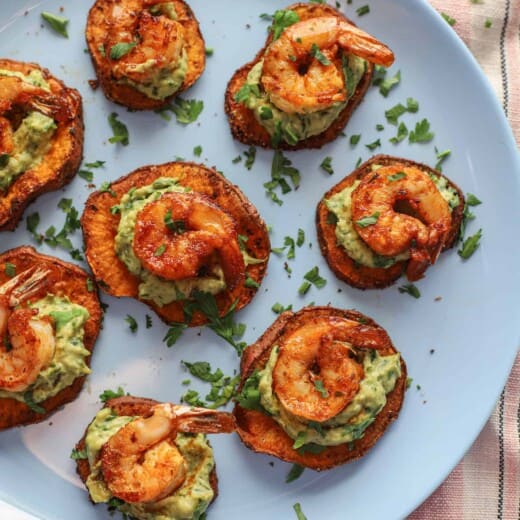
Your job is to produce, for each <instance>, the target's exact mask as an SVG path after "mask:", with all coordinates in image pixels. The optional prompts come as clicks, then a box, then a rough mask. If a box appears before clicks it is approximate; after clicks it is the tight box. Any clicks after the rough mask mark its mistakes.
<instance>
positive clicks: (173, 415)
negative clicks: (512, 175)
mask: <svg viewBox="0 0 520 520" xmlns="http://www.w3.org/2000/svg"><path fill="white" fill-rule="evenodd" d="M234 429H235V423H234V420H233V416H232V415H231V414H229V413H225V412H216V411H213V410H206V409H204V408H191V407H188V406H178V405H173V404H169V403H163V404H158V405H155V406H154V407H153V408H152V411H151V415H150V416H148V417H140V418H138V419H135V420H134V421H132V422H130V423H128V424H127V425H126V426H124V427H123V428H121V429H120V430H119V431H118V432H117V433H116V434H115V435H113V436H112V437H110V439H109V440H108V442H106V443H105V444H104V445H103V447H102V449H101V468H102V472H103V478H104V480H105V482H106V484H107V486H108V488H109V490H110V491H111V493H112V494H113V495H114V496H116V497H118V498H120V499H121V500H124V501H125V502H131V503H136V502H154V501H157V500H160V499H161V498H164V497H165V496H167V495H169V494H170V493H172V492H173V491H174V490H175V489H177V488H178V487H180V486H181V485H182V483H183V482H184V480H185V478H186V474H187V470H188V468H187V463H186V461H185V460H184V458H183V456H182V454H181V453H180V451H179V450H178V448H177V446H176V445H175V442H174V439H175V437H176V435H177V433H178V432H185V433H230V432H232V431H234Z"/></svg>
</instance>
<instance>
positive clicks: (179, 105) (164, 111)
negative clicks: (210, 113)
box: [156, 97, 204, 125]
mask: <svg viewBox="0 0 520 520" xmlns="http://www.w3.org/2000/svg"><path fill="white" fill-rule="evenodd" d="M203 109H204V101H202V100H197V99H183V98H181V97H177V98H175V101H174V104H173V105H167V106H166V107H164V108H160V109H159V110H156V113H157V114H159V115H160V116H161V117H162V118H163V119H165V120H166V121H169V120H170V119H171V117H170V115H169V114H168V112H173V113H174V114H175V118H176V120H177V123H180V124H183V125H188V124H190V123H193V122H195V121H196V120H197V118H198V117H199V115H200V113H201V112H202V110H203Z"/></svg>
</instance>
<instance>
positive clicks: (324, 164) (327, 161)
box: [320, 156, 334, 175]
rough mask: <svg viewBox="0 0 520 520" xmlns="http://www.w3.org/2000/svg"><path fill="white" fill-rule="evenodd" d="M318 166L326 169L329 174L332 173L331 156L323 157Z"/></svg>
mask: <svg viewBox="0 0 520 520" xmlns="http://www.w3.org/2000/svg"><path fill="white" fill-rule="evenodd" d="M320 168H321V169H322V170H324V171H326V172H327V173H328V174H329V175H332V174H333V173H334V169H333V168H332V157H330V156H327V157H325V159H323V161H321V163H320Z"/></svg>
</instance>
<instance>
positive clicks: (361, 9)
mask: <svg viewBox="0 0 520 520" xmlns="http://www.w3.org/2000/svg"><path fill="white" fill-rule="evenodd" d="M369 12H370V6H369V5H362V6H361V7H358V8H357V9H356V13H357V15H358V16H363V15H365V14H368V13H369Z"/></svg>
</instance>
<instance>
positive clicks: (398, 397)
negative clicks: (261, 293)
mask: <svg viewBox="0 0 520 520" xmlns="http://www.w3.org/2000/svg"><path fill="white" fill-rule="evenodd" d="M323 319H325V320H328V319H331V320H333V321H334V320H338V319H339V320H342V319H346V320H351V321H354V322H359V323H360V325H359V332H357V329H356V332H355V333H354V334H359V337H360V339H359V340H355V338H353V339H352V344H353V345H354V346H356V342H357V341H359V343H360V344H362V343H363V342H365V344H364V347H366V348H376V349H377V352H378V353H379V354H380V355H381V356H382V357H384V356H389V355H393V354H396V353H397V350H396V349H395V347H394V346H393V344H392V342H391V340H390V338H389V337H388V335H387V334H386V332H385V330H384V329H383V328H382V327H380V326H379V325H378V324H377V323H376V322H375V321H373V320H372V319H370V318H368V317H367V316H364V315H363V314H361V313H359V312H357V311H355V310H341V309H334V308H332V307H306V308H304V309H302V310H300V311H298V312H296V313H294V312H291V311H287V312H284V313H282V314H281V315H280V316H279V317H278V319H277V320H276V321H275V322H274V323H273V324H272V325H271V326H270V327H269V328H268V329H267V330H266V331H265V332H264V334H263V335H262V336H261V337H260V338H259V339H258V340H257V341H256V342H255V343H253V344H252V345H250V346H249V347H247V348H246V349H245V350H244V354H243V356H242V361H241V366H240V371H241V374H240V385H239V388H238V392H239V393H240V392H242V390H243V389H244V386H245V384H246V381H247V379H248V378H249V377H250V376H252V375H253V373H254V372H255V371H257V370H262V369H264V368H265V367H266V365H267V363H268V361H269V358H270V356H271V352H272V350H273V348H283V347H280V345H283V344H284V341H285V340H286V339H287V338H289V337H290V336H291V334H293V333H295V332H297V331H298V330H303V328H308V327H310V328H311V329H310V330H312V327H313V326H314V325H315V324H316V323H319V322H320V320H323ZM353 330H354V329H353ZM311 334H312V333H311ZM362 335H366V336H368V337H378V338H379V344H378V346H377V347H374V346H373V345H372V346H369V345H368V343H370V340H368V341H367V340H366V339H362V338H361V336H362ZM329 339H330V338H326V337H321V339H319V340H318V341H319V342H321V345H322V346H323V344H324V343H329V345H330V342H329ZM354 340H355V341H354ZM333 341H335V340H333ZM338 341H339V340H338ZM299 345H300V346H299V347H298V348H299V349H301V351H302V352H304V351H305V349H306V346H305V344H301V343H300V344H299ZM320 348H322V347H320ZM336 354H337V353H336ZM303 356H305V354H303ZM303 356H302V358H303ZM333 358H334V359H335V361H334V363H333V364H334V366H333V369H336V367H337V366H338V364H339V363H340V362H341V361H340V358H339V357H337V356H333ZM278 359H280V358H278ZM294 359H300V356H298V357H297V358H294ZM277 362H278V361H277ZM310 363H311V364H310V365H309V366H308V371H309V373H311V372H312V374H310V379H311V380H314V381H315V385H316V388H317V389H319V388H321V390H320V393H321V395H322V397H323V398H324V399H323V402H324V403H325V402H326V400H327V399H328V398H329V397H333V398H334V397H336V396H338V395H340V394H342V393H343V390H340V387H338V389H337V391H335V392H334V394H332V393H328V392H327V390H326V388H323V387H319V386H318V384H317V383H316V381H317V380H318V379H319V378H320V377H321V376H320V375H319V371H320V370H323V367H322V368H318V366H315V365H314V364H313V363H318V364H319V363H320V362H319V361H318V360H317V359H314V361H312V360H311V361H310ZM399 364H400V375H399V377H398V378H397V380H396V382H395V386H394V388H393V390H391V391H390V392H389V393H387V395H386V404H385V405H384V407H383V408H382V409H381V411H380V412H379V413H378V414H377V415H376V416H375V420H373V422H372V423H371V424H370V425H369V426H368V427H367V428H366V429H365V430H364V434H363V435H362V436H361V437H360V438H357V439H356V440H354V441H352V442H345V443H342V444H337V445H331V446H316V445H314V448H316V447H318V448H319V449H298V448H297V449H295V448H293V445H294V444H295V439H294V438H291V437H290V436H289V435H288V434H287V433H286V432H285V431H284V429H283V428H282V426H280V425H279V424H278V423H277V422H276V421H275V420H274V419H273V418H272V416H271V415H270V414H268V413H266V412H264V411H262V410H259V409H254V407H250V408H245V407H242V406H241V405H240V404H238V403H237V404H236V406H235V409H234V411H233V413H234V415H235V418H236V421H237V433H238V434H239V436H240V438H241V439H242V441H243V443H244V444H245V445H246V446H247V447H248V448H250V449H252V450H253V451H255V452H259V453H267V454H268V455H273V456H275V457H278V458H280V459H282V460H285V461H287V462H292V463H295V464H299V465H301V466H305V467H308V468H312V469H315V470H325V469H330V468H332V467H334V466H338V465H340V464H344V463H346V462H350V461H353V460H355V459H357V458H359V457H361V456H363V455H364V454H365V453H366V452H367V451H368V450H369V449H370V448H371V447H372V446H373V445H374V444H375V443H376V442H377V440H378V439H379V438H380V437H381V435H383V433H384V432H385V430H386V429H387V428H388V426H389V425H390V423H391V422H392V421H394V420H395V419H396V418H397V416H398V414H399V411H400V409H401V405H402V403H403V398H404V393H405V390H406V365H405V363H404V361H403V359H402V357H400V360H399ZM275 366H276V365H275ZM293 366H294V365H293ZM275 370H276V369H275ZM273 374H274V370H273ZM313 374H314V375H313ZM275 377H276V376H275V375H273V382H274V383H273V391H274V392H275V393H276V389H275V387H274V384H276V380H275ZM285 377H286V378H287V380H289V378H290V377H291V376H290V375H287V376H285ZM338 377H339V375H338ZM314 378H316V379H314ZM302 379H303V378H297V380H298V381H299V383H298V384H297V385H296V386H298V385H301V384H302ZM278 384H279V385H282V384H285V383H282V382H278ZM288 384H289V383H287V385H288ZM350 384H351V383H350V382H345V381H343V382H342V385H344V390H345V391H346V389H347V387H348V386H349V385H350ZM300 390H302V388H301V387H300ZM303 400H305V398H301V399H296V400H295V402H296V403H297V404H298V405H299V404H301V401H303ZM239 402H240V399H239ZM317 429H318V430H319V424H318V425H317ZM302 444H303V443H302Z"/></svg>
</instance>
